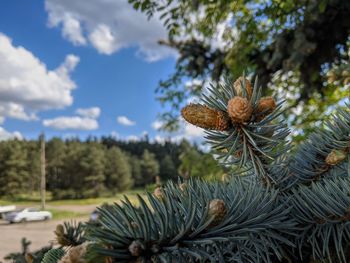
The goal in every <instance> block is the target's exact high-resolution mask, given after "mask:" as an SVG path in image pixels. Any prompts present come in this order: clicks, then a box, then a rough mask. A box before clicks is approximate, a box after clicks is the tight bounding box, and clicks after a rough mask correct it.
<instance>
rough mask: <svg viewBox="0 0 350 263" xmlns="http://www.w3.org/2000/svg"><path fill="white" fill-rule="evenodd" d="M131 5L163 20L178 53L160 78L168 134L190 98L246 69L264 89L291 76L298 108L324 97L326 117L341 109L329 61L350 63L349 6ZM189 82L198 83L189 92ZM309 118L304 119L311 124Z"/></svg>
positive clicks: (141, 0)
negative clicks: (167, 73) (171, 68)
mask: <svg viewBox="0 0 350 263" xmlns="http://www.w3.org/2000/svg"><path fill="white" fill-rule="evenodd" d="M129 2H130V3H131V4H132V6H133V7H134V8H135V9H136V10H139V11H140V12H143V13H146V14H147V15H148V16H149V17H152V16H155V17H160V18H161V20H162V21H163V23H164V25H165V26H166V29H167V31H168V40H161V41H160V43H161V44H163V45H166V46H169V47H171V48H174V49H175V50H176V51H177V52H178V54H179V57H178V59H177V63H176V68H175V70H174V71H175V72H174V73H173V74H171V75H170V76H169V78H167V79H165V80H161V81H160V84H159V86H158V89H157V93H158V98H159V100H160V102H161V103H162V104H165V103H166V104H168V105H167V107H166V111H167V112H165V113H164V114H163V115H162V118H163V119H164V120H165V121H166V123H167V124H168V125H167V127H168V128H169V127H172V128H173V127H174V126H175V125H174V124H178V122H177V119H178V112H179V108H180V107H181V105H182V103H183V102H184V101H186V99H187V98H188V97H190V96H193V95H198V94H199V93H200V92H201V89H202V88H203V86H204V85H203V82H205V81H206V80H208V79H209V80H212V81H217V80H220V79H221V78H222V76H225V75H226V74H227V72H229V73H231V74H233V75H234V76H239V75H240V74H241V72H243V70H247V73H248V74H250V73H252V74H254V72H255V74H257V75H259V76H260V77H261V80H262V81H261V82H262V84H263V86H264V87H267V84H268V83H270V84H271V83H273V82H274V80H273V78H274V77H276V76H277V78H279V79H281V77H280V76H281V75H282V74H283V73H288V74H290V73H292V74H293V78H295V79H296V81H297V85H296V86H297V96H296V98H294V99H293V100H292V101H291V102H290V105H291V106H293V107H294V106H296V105H297V104H298V103H299V105H302V104H301V103H300V101H304V102H306V103H310V104H312V103H314V101H315V99H316V97H317V102H318V103H320V104H326V107H323V106H322V107H318V109H320V110H321V108H323V109H322V111H325V110H326V109H327V108H328V107H329V106H331V105H332V104H333V103H334V102H332V101H331V98H332V97H333V93H335V92H334V91H339V90H340V87H335V86H329V85H327V84H326V82H325V72H327V70H329V69H330V63H333V62H334V63H337V64H342V63H344V61H346V62H347V61H349V55H348V52H342V50H347V48H348V47H347V42H348V40H349V33H350V19H349V16H348V14H349V12H350V2H349V1H346V0H320V1H317V0H312V1H306V0H300V1H295V0H281V1H277V0H274V1H264V0H247V1H231V0H217V1H206V0H196V1H187V0H179V1H172V0H165V1H158V0H129ZM153 19H155V18H153ZM189 79H190V80H196V81H195V83H198V82H199V84H193V85H190V86H186V85H185V83H186V82H188V80H189ZM283 82H285V81H284V80H283V78H282V83H281V85H279V86H272V87H273V88H275V91H277V88H279V87H284V89H285V86H284V85H283ZM347 83H348V82H347ZM286 88H288V87H286ZM266 92H267V91H266V90H264V93H266ZM318 95H321V96H318ZM325 97H326V98H327V99H324V98H325ZM328 98H329V99H328ZM168 106H170V107H168ZM169 108H170V109H171V110H168V109H169ZM320 113H322V112H320ZM289 114H290V113H289ZM309 114H312V113H311V112H310V111H309V112H308V113H307V114H305V116H299V118H301V119H304V118H305V119H306V120H307V116H308V115H309ZM313 116H314V115H313ZM316 118H319V116H316ZM308 121H309V120H308Z"/></svg>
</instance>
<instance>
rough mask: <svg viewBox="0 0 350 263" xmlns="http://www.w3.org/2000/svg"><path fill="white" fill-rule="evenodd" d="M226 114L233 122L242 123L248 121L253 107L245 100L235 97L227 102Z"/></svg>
mask: <svg viewBox="0 0 350 263" xmlns="http://www.w3.org/2000/svg"><path fill="white" fill-rule="evenodd" d="M227 112H228V115H229V116H230V117H231V119H232V121H233V122H237V123H243V122H247V121H249V120H250V118H251V116H252V113H253V107H252V105H251V104H250V102H249V101H248V100H247V99H246V98H242V97H238V96H235V97H233V98H232V99H230V100H229V102H228V105H227Z"/></svg>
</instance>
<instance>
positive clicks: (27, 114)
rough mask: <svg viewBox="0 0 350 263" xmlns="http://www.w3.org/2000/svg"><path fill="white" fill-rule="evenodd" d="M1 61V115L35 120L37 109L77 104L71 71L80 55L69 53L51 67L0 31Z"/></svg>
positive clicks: (59, 107) (58, 107)
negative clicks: (74, 100)
mask: <svg viewBox="0 0 350 263" xmlns="http://www.w3.org/2000/svg"><path fill="white" fill-rule="evenodd" d="M0 61H1V63H0V117H2V118H5V117H10V118H16V119H21V120H35V119H37V117H36V115H35V113H36V112H39V111H42V110H49V109H61V108H64V107H66V106H69V105H71V104H72V103H73V97H72V90H73V89H75V88H76V84H75V83H74V81H73V80H72V79H71V77H70V74H71V72H72V71H73V70H74V68H75V67H76V65H77V64H78V63H79V57H77V56H74V55H68V56H67V57H66V59H65V60H64V62H63V63H62V64H61V65H60V66H59V67H58V68H56V69H54V70H49V69H47V68H46V65H45V64H44V63H43V62H41V61H40V60H39V59H38V58H37V57H35V56H34V55H33V54H32V53H31V52H30V51H29V50H27V49H25V48H24V47H21V46H14V45H13V44H12V40H11V39H10V38H9V37H8V36H6V35H4V34H2V33H0Z"/></svg>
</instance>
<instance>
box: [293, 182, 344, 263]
mask: <svg viewBox="0 0 350 263" xmlns="http://www.w3.org/2000/svg"><path fill="white" fill-rule="evenodd" d="M349 185H350V178H349V177H347V178H339V177H336V178H333V179H329V180H326V181H319V182H313V183H312V184H311V186H310V187H308V186H304V185H301V186H299V187H296V188H294V189H293V190H292V191H293V198H292V207H293V210H292V214H293V215H294V217H295V219H296V220H297V221H298V226H299V227H300V228H301V229H302V232H301V233H300V234H299V235H298V237H297V239H296V243H297V244H298V249H299V253H300V255H301V256H302V255H303V251H302V250H303V249H305V248H307V247H308V248H309V249H311V251H312V256H313V258H315V259H318V260H322V261H326V260H329V261H330V262H332V259H333V260H336V262H348V259H346V257H345V252H346V250H347V249H349V248H348V245H349V242H350V225H349V222H350V187H349Z"/></svg>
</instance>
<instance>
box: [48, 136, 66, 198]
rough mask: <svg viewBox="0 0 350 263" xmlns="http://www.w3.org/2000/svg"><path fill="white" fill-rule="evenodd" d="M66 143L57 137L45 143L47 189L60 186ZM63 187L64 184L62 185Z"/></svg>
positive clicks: (62, 177)
mask: <svg viewBox="0 0 350 263" xmlns="http://www.w3.org/2000/svg"><path fill="white" fill-rule="evenodd" d="M66 150H67V149H66V145H65V143H64V141H62V140H61V139H59V138H52V139H51V140H49V141H48V142H47V144H46V151H45V153H46V160H47V161H46V172H47V186H48V190H49V191H52V190H55V189H57V188H60V187H61V186H62V185H61V184H62V183H64V182H63V181H64V180H65V178H64V174H63V171H64V166H65V165H67V164H66V163H65V158H66ZM63 187H64V186H63Z"/></svg>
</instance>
